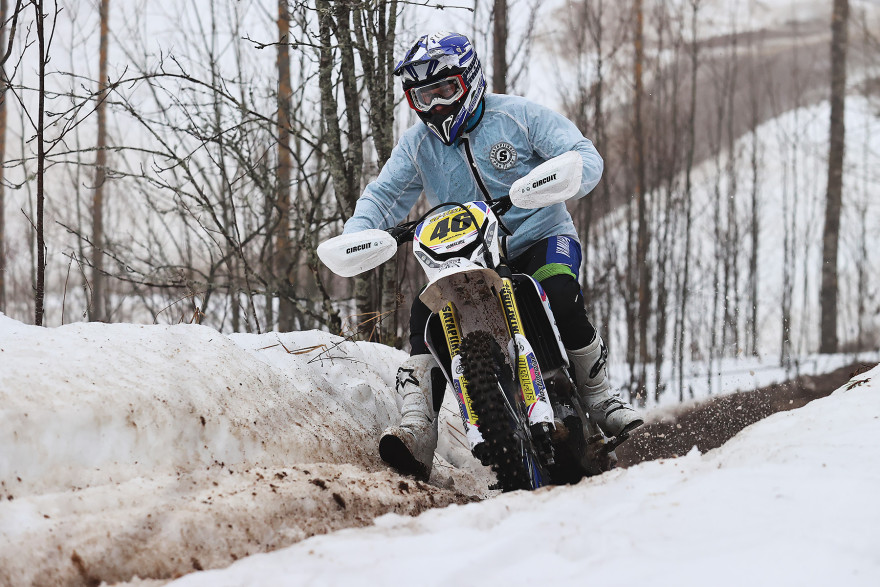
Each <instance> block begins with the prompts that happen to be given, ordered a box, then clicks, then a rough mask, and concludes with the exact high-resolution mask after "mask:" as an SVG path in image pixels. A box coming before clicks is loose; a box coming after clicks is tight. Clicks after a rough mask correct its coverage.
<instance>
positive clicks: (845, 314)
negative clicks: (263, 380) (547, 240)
mask: <svg viewBox="0 0 880 587" xmlns="http://www.w3.org/2000/svg"><path fill="white" fill-rule="evenodd" d="M0 13H2V14H0V21H2V22H3V30H2V36H0V48H2V50H3V51H4V52H3V55H2V58H3V71H2V77H0V87H2V106H0V159H2V162H3V165H2V168H0V174H2V177H0V180H2V181H0V311H2V312H3V313H5V314H7V315H8V316H10V317H13V318H16V319H19V320H22V321H27V322H32V323H34V324H40V325H60V324H65V323H70V322H74V321H80V320H91V321H107V322H110V321H112V322H136V323H137V322H141V323H177V322H181V321H183V322H198V323H202V324H205V325H208V326H211V327H213V328H216V329H217V330H219V331H221V332H267V331H271V330H279V331H290V330H306V329H313V328H316V329H323V330H329V331H331V332H336V333H343V334H345V335H350V336H353V337H361V338H365V339H367V338H368V339H372V340H378V341H381V342H385V343H387V344H391V345H397V346H400V345H402V344H403V341H404V340H405V338H406V332H407V330H406V328H407V322H408V315H409V304H410V303H411V301H412V298H413V295H414V294H415V293H416V292H418V290H419V288H420V287H421V285H422V284H423V281H424V278H423V275H422V274H421V272H420V271H419V269H418V267H417V265H416V263H415V262H414V259H413V258H412V257H411V255H408V254H406V253H407V251H401V254H399V255H398V256H397V257H396V259H394V260H392V261H390V262H388V263H387V264H385V265H384V266H383V267H381V268H380V269H378V270H375V271H373V272H371V273H369V274H367V275H365V276H362V277H360V278H356V279H352V280H343V279H341V278H337V277H335V276H333V275H332V274H331V273H329V272H328V271H327V270H326V268H324V267H323V266H322V265H320V263H319V262H318V260H317V257H316V255H315V249H316V247H317V244H318V243H319V242H321V241H322V240H325V239H326V238H329V237H330V236H333V235H335V234H338V233H339V232H340V230H341V226H342V222H343V221H344V220H345V219H346V218H348V217H349V216H350V215H351V213H352V210H353V208H354V203H355V201H356V199H357V198H358V196H359V195H360V194H361V192H362V190H363V187H364V186H365V185H366V183H367V182H369V181H370V179H372V178H374V177H375V176H376V175H377V173H378V170H379V169H380V168H381V166H382V164H383V163H384V161H386V160H387V158H388V157H389V155H390V152H391V149H392V148H393V146H394V144H395V142H396V138H397V136H399V134H400V132H401V131H402V130H403V129H405V128H407V127H408V126H410V125H411V124H414V123H415V122H417V120H416V119H415V118H414V116H413V115H412V114H411V113H410V112H409V111H408V109H407V108H406V103H405V100H403V99H402V94H401V91H400V88H399V83H398V80H396V79H395V78H394V77H393V75H392V73H391V72H392V70H393V66H394V64H395V63H396V61H397V59H399V57H400V55H401V54H402V52H403V51H404V50H405V49H406V48H407V47H408V46H410V45H411V44H412V42H413V41H414V40H415V39H416V38H417V37H418V36H420V35H421V34H424V33H425V32H428V31H432V30H437V29H438V28H447V29H452V30H457V31H459V32H464V33H466V34H468V35H469V36H470V37H471V39H472V40H473V42H474V43H475V46H476V49H477V52H478V55H479V56H480V59H481V61H482V64H483V67H484V69H485V71H486V74H487V80H488V81H489V87H490V90H491V91H493V92H498V93H512V94H520V95H525V96H526V97H529V98H531V99H533V100H536V101H538V102H541V103H543V104H545V105H548V106H550V107H553V108H555V109H557V110H559V111H560V112H562V113H564V114H565V115H566V116H568V117H569V118H571V119H572V120H573V121H574V122H575V123H576V124H577V125H578V126H579V128H580V129H581V130H582V131H583V132H584V134H585V135H586V136H587V137H589V138H590V139H592V140H593V142H594V143H595V144H596V145H597V147H598V149H599V151H600V153H601V154H602V155H603V157H604V158H605V161H606V171H605V176H604V178H603V180H602V182H601V183H600V184H599V186H598V187H597V188H596V190H594V191H593V192H592V194H591V195H589V196H588V197H586V198H584V199H582V200H580V201H579V202H577V203H574V204H572V205H571V212H572V215H573V217H574V219H575V222H576V225H577V228H578V231H579V234H580V235H581V240H582V243H583V245H584V253H585V254H584V271H582V276H583V277H582V287H583V289H584V293H585V298H586V300H587V303H588V310H589V312H590V315H591V316H592V317H593V319H594V321H595V322H596V323H597V324H598V325H599V327H600V329H601V330H602V331H603V332H605V333H606V339H607V340H608V342H609V346H610V347H611V349H612V350H611V352H612V357H613V358H616V360H617V361H618V362H619V363H625V365H626V368H627V379H628V381H629V383H628V390H629V392H630V394H631V395H633V396H635V397H636V398H637V399H640V400H644V399H645V395H646V394H647V393H648V392H649V390H650V393H652V394H653V395H654V396H655V397H656V396H659V395H660V394H662V393H665V392H667V391H668V392H670V393H673V392H674V393H676V394H677V395H678V396H679V398H681V399H684V398H685V396H686V394H687V390H686V388H685V387H686V386H685V384H684V381H685V378H686V375H687V374H688V373H690V372H692V371H693V369H695V368H696V367H695V366H696V365H702V366H703V368H704V369H705V373H706V376H707V377H708V379H709V383H710V389H711V388H712V387H711V378H712V373H713V369H712V365H713V364H718V363H719V362H720V361H722V360H727V359H731V358H743V357H757V358H759V359H761V360H766V361H768V362H773V363H774V364H783V365H785V366H786V367H791V368H792V369H794V370H796V369H797V365H798V362H799V361H801V360H803V357H805V356H806V355H808V354H809V353H814V352H823V353H834V352H857V351H862V350H876V349H877V348H878V346H880V296H878V291H880V287H878V286H880V284H878V283H877V279H878V276H880V264H878V260H877V258H876V257H875V256H873V255H872V253H873V251H876V250H877V248H878V245H880V220H878V218H880V209H878V208H880V197H878V195H877V194H878V182H880V172H878V169H880V166H878V162H880V139H877V138H875V136H876V137H880V133H875V132H874V131H875V130H876V131H880V39H878V31H880V26H878V24H880V20H878V15H880V3H878V2H877V1H876V0H873V1H872V0H860V1H852V2H848V1H845V0H833V1H831V0H825V1H821V0H797V1H795V0H791V1H786V0H778V1H775V2H758V1H757V0H627V1H625V2H613V1H609V0H571V1H562V0H560V1H556V2H539V1H538V0H493V1H491V2H490V1H488V0H486V1H479V0H473V1H470V2H450V3H449V4H446V3H438V2H405V1H401V2H398V1H354V0H338V1H334V0H309V1H305V2H292V1H287V0H279V1H269V0H262V1H260V0H240V1H235V0H214V1H208V0H204V1H196V0H193V1H191V2H167V1H162V0H139V1H126V2H119V1H113V0H94V1H88V2H86V1H76V0H57V1H46V0H17V1H14V2H13V1H10V0H0ZM423 206H424V204H423V203H422V204H421V205H420V207H418V208H417V209H416V210H414V212H413V214H414V215H415V214H417V213H419V211H420V210H424V209H425V208H424V207H423ZM706 365H708V368H705V366H706Z"/></svg>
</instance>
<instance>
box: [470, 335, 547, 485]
mask: <svg viewBox="0 0 880 587" xmlns="http://www.w3.org/2000/svg"><path fill="white" fill-rule="evenodd" d="M461 359H462V367H463V368H464V376H465V379H466V380H467V384H468V385H467V389H468V394H469V395H470V398H471V405H472V407H473V409H474V412H475V413H476V415H477V423H478V425H479V429H480V433H481V434H482V435H483V439H484V440H485V442H486V445H487V454H488V460H489V461H490V463H491V466H492V470H493V471H494V472H495V475H496V476H497V478H498V483H499V485H500V486H501V490H502V491H504V492H507V491H516V490H518V489H531V475H530V474H529V471H528V469H527V468H526V465H525V463H524V462H523V457H522V453H521V448H520V442H519V440H518V439H517V438H516V435H515V432H514V428H513V426H512V424H511V420H510V416H509V414H508V411H507V408H506V407H505V400H504V398H503V397H502V393H503V391H502V390H501V388H500V386H499V383H498V382H499V380H500V379H502V377H501V375H502V369H507V370H508V371H509V368H508V367H507V365H506V364H505V363H504V358H503V355H502V354H501V351H500V349H499V347H498V344H497V343H496V342H495V340H494V339H493V338H492V336H491V335H490V334H489V333H488V332H485V331H482V330H478V331H476V332H471V333H469V334H467V335H466V336H465V337H464V339H463V340H462V343H461Z"/></svg>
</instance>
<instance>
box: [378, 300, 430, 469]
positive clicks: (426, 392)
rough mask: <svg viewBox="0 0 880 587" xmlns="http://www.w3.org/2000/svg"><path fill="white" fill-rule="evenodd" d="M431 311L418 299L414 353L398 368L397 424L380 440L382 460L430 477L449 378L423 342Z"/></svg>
mask: <svg viewBox="0 0 880 587" xmlns="http://www.w3.org/2000/svg"><path fill="white" fill-rule="evenodd" d="M429 316H430V311H429V310H428V308H427V306H425V305H424V304H422V302H421V301H419V299H418V298H416V301H415V302H414V303H413V308H412V311H411V315H410V332H411V335H410V344H411V346H412V355H411V356H410V357H409V358H408V359H407V360H406V361H404V362H403V364H401V365H400V368H399V369H398V370H397V381H396V384H395V388H396V390H397V393H399V394H400V395H401V397H402V399H403V404H402V406H401V408H400V415H401V420H400V424H399V425H398V426H391V427H389V428H386V429H385V432H384V433H383V434H382V438H381V439H380V440H379V455H380V456H381V457H382V460H384V461H385V462H387V463H388V464H390V465H391V466H393V467H394V468H395V469H397V470H398V471H400V472H401V473H406V474H409V475H416V476H418V477H420V478H422V479H427V478H428V477H429V476H430V475H431V468H432V465H433V461H434V451H435V450H436V448H437V420H438V418H437V412H438V411H439V410H440V404H441V403H442V401H443V391H444V390H445V388H446V378H445V377H444V376H443V372H442V371H441V370H440V368H439V367H438V366H437V362H436V361H435V360H434V357H433V356H431V354H430V353H429V352H428V347H427V346H426V345H425V342H424V332H425V325H426V324H427V322H428V317H429Z"/></svg>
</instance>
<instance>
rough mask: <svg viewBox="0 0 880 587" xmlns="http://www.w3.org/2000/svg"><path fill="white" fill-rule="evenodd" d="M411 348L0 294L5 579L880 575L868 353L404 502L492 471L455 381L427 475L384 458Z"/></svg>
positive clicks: (692, 579) (878, 484)
mask: <svg viewBox="0 0 880 587" xmlns="http://www.w3.org/2000/svg"><path fill="white" fill-rule="evenodd" d="M404 356H405V355H404V354H403V353H402V352H400V351H396V350H393V349H390V348H388V347H384V346H381V345H375V344H371V343H363V342H351V341H347V340H345V339H342V338H340V337H337V336H332V335H329V334H326V333H321V332H296V333H286V334H278V333H268V334H263V335H241V334H234V335H230V336H227V335H223V334H221V333H219V332H217V331H215V330H212V329H210V328H207V327H203V326H198V325H186V324H183V325H176V326H161V325H153V326H143V325H129V324H113V325H107V324H95V323H92V324H73V325H68V326H61V327H57V328H38V327H35V326H29V325H25V324H22V323H20V322H18V321H15V320H13V319H10V318H8V317H5V316H3V315H2V314H0V443H2V446H3V451H2V454H0V495H2V500H0V584H2V585H22V584H30V583H35V582H37V583H42V584H48V583H51V584H61V583H72V584H76V583H77V582H80V583H90V582H91V583H95V581H96V580H104V581H106V582H108V583H111V584H112V583H114V582H120V581H127V580H130V579H132V578H133V577H134V576H135V575H137V574H138V573H140V574H141V575H142V576H149V577H175V576H180V575H183V574H185V573H190V572H193V571H199V570H200V569H219V570H213V571H205V572H195V573H194V574H191V575H187V576H186V577H184V578H182V579H181V583H182V584H183V585H187V584H189V585H266V584H289V585H299V584H350V583H353V582H358V583H359V584H388V583H389V582H391V581H393V580H395V579H401V580H404V579H407V578H409V577H416V578H417V581H416V582H417V583H419V584H425V585H433V584H436V585H440V584H447V583H448V582H451V581H457V582H460V580H461V578H462V577H465V576H466V577H467V578H468V580H469V581H491V582H492V583H495V582H498V581H505V582H509V583H511V584H523V583H525V582H527V581H528V580H530V579H534V578H535V577H538V576H539V575H538V573H539V572H546V573H549V574H550V575H551V576H554V577H559V578H563V579H567V578H569V579H576V578H579V577H581V576H587V575H589V576H590V577H591V578H595V579H596V580H597V581H612V580H613V581H615V582H618V583H620V582H622V584H632V583H633V582H635V581H638V580H650V581H653V582H655V583H656V582H657V581H659V582H660V584H678V585H681V584H685V585H688V584H697V583H698V582H699V583H703V582H705V581H707V580H711V581H712V582H713V583H715V584H730V585H733V584H742V583H743V582H746V581H757V582H760V583H767V582H770V581H771V580H773V581H783V582H786V583H797V584H815V585H819V584H827V583H828V582H829V581H830V580H831V579H832V578H833V579H835V580H837V581H840V582H843V583H846V584H848V585H859V584H865V585H867V584H876V582H877V581H878V580H880V555H878V553H877V551H876V548H874V545H876V544H877V540H878V538H880V531H878V528H880V506H878V505H877V503H876V500H875V499H874V496H875V495H876V494H877V493H878V490H880V456H878V453H877V451H876V448H875V447H876V445H877V444H878V441H880V420H878V414H880V395H878V394H877V387H876V385H877V383H876V381H875V379H876V377H877V375H878V374H880V368H878V369H875V370H874V371H871V372H870V373H866V374H863V375H861V376H858V377H857V378H856V379H855V380H854V381H853V382H852V383H851V384H850V385H849V387H850V388H851V389H843V390H840V391H838V392H836V393H835V394H834V395H832V396H830V397H828V398H826V399H824V400H819V401H816V402H813V403H812V404H810V405H809V406H807V407H806V408H804V409H801V410H797V411H795V412H788V413H785V414H777V415H776V416H773V417H771V418H769V419H767V420H765V421H763V422H761V423H759V424H757V425H755V426H753V427H751V428H749V429H747V430H746V431H745V432H743V433H742V434H740V436H738V437H737V438H735V439H734V441H732V442H731V443H728V445H726V446H725V447H723V448H722V449H720V450H716V451H711V452H710V453H707V454H706V455H699V454H697V453H696V452H692V454H689V455H688V456H686V457H683V458H680V459H674V460H666V461H658V462H651V463H644V464H642V465H639V466H636V467H633V468H631V469H627V470H618V471H614V472H611V473H608V474H606V475H603V476H601V477H598V478H594V479H591V480H586V481H583V482H582V483H580V484H578V485H576V486H572V487H563V488H553V489H548V490H540V491H537V492H534V493H522V492H520V493H516V494H511V495H505V496H500V497H496V498H493V499H489V500H487V501H483V502H482V503H474V504H470V505H463V506H458V505H451V506H449V507H446V508H444V509H437V510H433V511H430V512H428V513H425V514H422V515H420V516H418V517H410V516H411V515H414V514H418V513H420V512H422V511H424V510H425V509H428V508H430V507H433V506H445V505H448V504H456V503H458V504H464V503H467V502H469V501H473V500H474V499H478V498H483V497H486V496H487V491H486V486H487V483H489V482H490V481H491V478H490V476H489V475H488V473H487V472H486V470H485V469H483V468H482V467H481V466H480V465H479V464H478V463H477V462H476V461H474V460H473V459H472V458H471V457H470V456H469V454H468V452H467V451H466V450H464V447H463V444H462V440H463V439H462V436H461V433H460V431H459V424H458V422H457V414H456V413H455V411H454V409H453V406H451V405H449V403H447V404H446V405H445V407H444V410H443V411H442V414H441V417H442V424H441V443H440V449H439V450H438V457H437V459H436V461H435V468H434V474H433V476H432V479H431V485H426V484H422V483H418V482H416V481H414V480H412V479H409V480H405V479H404V478H402V477H399V476H397V475H395V474H393V473H392V472H390V471H388V470H387V469H386V468H385V467H384V466H383V464H382V463H381V461H379V459H378V457H377V455H376V448H375V446H376V445H375V441H376V438H377V436H378V434H379V433H380V431H381V429H382V428H384V427H385V426H386V425H388V424H389V423H391V422H393V421H395V420H396V419H397V418H398V417H399V412H398V405H397V401H398V399H397V397H396V394H395V392H394V374H395V371H396V367H397V364H398V362H399V361H400V360H401V359H402V358H403V357H404ZM449 401H451V399H450V398H449V397H447V402H449ZM428 493H430V495H429V496H427V497H426V495H427V494H428ZM385 512H398V513H395V514H388V515H384V516H381V514H383V513H385ZM400 514H405V515H400ZM376 516H380V517H379V518H378V519H377V520H376V521H375V524H374V525H373V526H371V527H368V528H362V529H360V530H354V529H350V530H342V531H335V530H339V529H340V528H350V527H352V526H354V527H360V526H365V525H369V524H371V523H372V520H373V518H375V517H376ZM334 531H335V532H334ZM315 535H318V536H315ZM309 537H312V538H309ZM291 544H294V546H290V547H289V548H284V547H287V546H288V545H291ZM278 549H281V550H278ZM273 550H274V551H275V552H272V553H270V554H255V553H263V552H269V551H273ZM510 552H523V553H526V552H528V553H531V555H530V556H517V557H511V556H510ZM249 555H251V556H249ZM237 559H241V560H238V562H235V563H234V564H232V565H231V566H229V565H230V564H231V563H233V562H234V561H236V560H237ZM224 567H228V568H225V569H224ZM426 569H430V571H426ZM541 569H543V570H541Z"/></svg>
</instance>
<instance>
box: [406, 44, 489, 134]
mask: <svg viewBox="0 0 880 587" xmlns="http://www.w3.org/2000/svg"><path fill="white" fill-rule="evenodd" d="M394 75H399V76H401V77H402V78H403V91H404V93H405V94H406V99H407V101H408V102H409V105H410V108H412V109H413V110H415V111H416V114H417V115H418V116H419V118H420V119H421V120H422V122H424V123H425V124H426V125H428V128H429V129H431V131H432V132H433V133H434V134H435V135H437V137H438V138H439V139H440V140H441V141H443V143H444V144H446V145H451V144H452V143H453V142H455V140H456V139H457V138H458V137H459V136H460V135H461V133H462V132H463V131H464V128H465V124H466V123H467V120H468V119H469V118H470V117H471V116H473V114H474V113H475V112H476V111H477V109H478V108H479V105H480V100H482V99H483V95H484V94H485V93H486V79H485V77H484V76H483V68H482V66H481V65H480V60H479V59H477V54H476V52H475V51H474V48H473V46H472V45H471V42H470V40H469V39H468V38H467V37H466V36H464V35H460V34H458V33H450V32H446V31H440V32H436V33H431V34H429V35H425V36H423V37H421V38H419V40H418V41H416V43H415V45H413V46H412V48H411V49H410V50H409V51H407V53H406V56H405V57H404V58H403V59H402V60H401V61H400V62H399V63H398V64H397V67H395V68H394Z"/></svg>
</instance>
